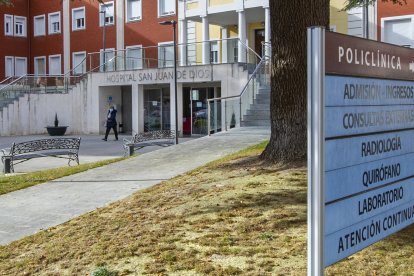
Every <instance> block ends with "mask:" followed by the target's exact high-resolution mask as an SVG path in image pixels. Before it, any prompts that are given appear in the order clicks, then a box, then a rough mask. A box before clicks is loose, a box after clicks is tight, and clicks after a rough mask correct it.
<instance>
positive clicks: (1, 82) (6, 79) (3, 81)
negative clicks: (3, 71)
mask: <svg viewBox="0 0 414 276" xmlns="http://www.w3.org/2000/svg"><path fill="white" fill-rule="evenodd" d="M11 78H12V77H7V78H5V79H4V80H2V81H0V84H3V83H5V82H6V81H8V80H9V79H11Z"/></svg>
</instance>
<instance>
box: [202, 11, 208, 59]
mask: <svg viewBox="0 0 414 276" xmlns="http://www.w3.org/2000/svg"><path fill="white" fill-rule="evenodd" d="M201 19H202V24H203V26H202V40H203V50H202V59H203V60H202V63H203V64H210V41H209V40H210V28H209V27H210V26H209V24H208V17H207V16H204V17H202V18H201Z"/></svg>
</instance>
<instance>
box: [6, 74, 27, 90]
mask: <svg viewBox="0 0 414 276" xmlns="http://www.w3.org/2000/svg"><path fill="white" fill-rule="evenodd" d="M27 76H28V74H26V75H23V76H20V77H19V78H17V79H15V80H14V81H12V82H11V83H9V84H7V85H5V86H3V87H1V88H0V93H1V92H2V91H3V90H5V89H6V88H7V87H9V86H11V85H13V84H15V83H16V82H18V81H19V80H21V79H22V78H25V77H27Z"/></svg>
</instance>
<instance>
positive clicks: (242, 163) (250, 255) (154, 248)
mask: <svg viewBox="0 0 414 276" xmlns="http://www.w3.org/2000/svg"><path fill="white" fill-rule="evenodd" d="M263 147H264V144H261V145H260V146H256V147H253V148H250V149H248V150H245V151H243V152H241V153H238V154H235V155H233V156H231V157H228V158H225V159H223V160H221V161H216V162H213V163H211V164H209V165H207V166H205V167H202V168H200V169H197V170H194V171H192V172H190V173H188V174H185V175H183V176H179V177H176V178H174V179H172V180H169V181H165V182H163V183H161V184H159V185H157V186H154V187H152V188H149V189H146V190H144V191H141V192H137V193H135V194H134V195H132V196H130V197H128V198H126V199H124V200H122V201H118V202H116V203H114V204H111V205H110V206H108V207H105V208H101V209H98V210H96V211H94V212H91V213H88V214H86V215H83V216H81V217H79V218H77V219H74V220H72V221H70V222H67V223H64V224H62V225H59V226H57V227H54V228H51V229H48V230H46V231H42V232H40V233H38V234H35V235H33V236H30V237H27V238H25V239H22V240H19V241H16V242H13V243H11V244H9V245H7V246H3V247H0V275H87V274H88V275H89V274H90V273H91V272H92V271H94V270H95V269H96V268H97V267H105V268H107V269H108V270H109V271H112V272H115V273H116V274H117V275H143V274H147V275H148V274H152V275H164V274H168V275H180V276H181V275H240V274H242V275H306V264H307V260H306V239H307V233H306V230H307V229H306V223H307V217H306V199H307V195H306V194H307V187H306V186H307V183H306V169H305V167H304V164H298V166H297V167H295V168H282V167H280V166H277V165H269V164H266V163H262V162H261V161H260V160H259V159H258V158H257V155H258V154H259V153H260V152H261V151H262V150H263ZM413 230H414V228H413V227H410V228H407V229H406V230H404V231H402V232H400V233H398V234H396V235H393V236H391V237H390V238H388V239H386V240H384V241H381V242H379V243H377V244H376V245H374V246H371V247H369V248H368V249H366V250H363V251H361V252H360V253H358V254H356V255H353V256H352V257H350V258H348V259H347V260H345V261H343V262H340V263H338V264H336V265H334V266H332V267H330V268H328V269H327V273H326V274H327V275H412V273H413V271H414V257H413V252H414V235H413Z"/></svg>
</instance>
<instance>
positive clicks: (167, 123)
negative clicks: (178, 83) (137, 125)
mask: <svg viewBox="0 0 414 276" xmlns="http://www.w3.org/2000/svg"><path fill="white" fill-rule="evenodd" d="M170 129H171V120H170V91H169V89H168V88H162V89H148V90H145V91H144V132H148V131H154V130H170Z"/></svg>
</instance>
